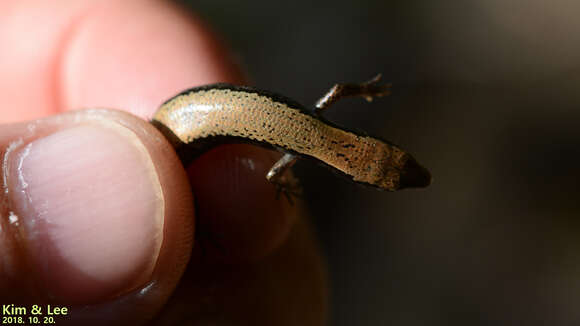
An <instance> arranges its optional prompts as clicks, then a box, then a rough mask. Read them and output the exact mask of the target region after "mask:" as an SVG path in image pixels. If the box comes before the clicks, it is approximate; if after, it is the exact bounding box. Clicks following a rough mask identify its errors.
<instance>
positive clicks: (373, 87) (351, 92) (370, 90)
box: [314, 74, 391, 116]
mask: <svg viewBox="0 0 580 326" xmlns="http://www.w3.org/2000/svg"><path fill="white" fill-rule="evenodd" d="M380 80H381V74H378V75H376V76H375V77H374V78H373V79H371V80H369V81H366V82H364V83H360V84H335V85H334V86H333V87H332V88H331V89H330V90H329V91H328V92H327V93H326V94H325V95H324V96H323V97H322V98H320V100H318V102H316V105H315V106H314V114H315V115H317V116H320V115H321V113H322V111H323V110H325V109H328V108H329V107H330V106H331V105H332V104H333V103H334V102H336V101H338V100H340V99H341V98H343V97H352V96H361V97H364V98H365V99H366V100H367V101H369V102H370V101H372V100H373V98H374V97H381V96H386V95H389V94H390V93H391V92H390V87H391V84H379V81H380Z"/></svg>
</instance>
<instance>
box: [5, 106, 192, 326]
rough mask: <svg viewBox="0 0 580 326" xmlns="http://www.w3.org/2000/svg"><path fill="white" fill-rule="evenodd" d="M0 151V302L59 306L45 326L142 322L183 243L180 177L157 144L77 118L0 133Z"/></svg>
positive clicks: (122, 119)
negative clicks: (51, 325) (60, 315)
mask: <svg viewBox="0 0 580 326" xmlns="http://www.w3.org/2000/svg"><path fill="white" fill-rule="evenodd" d="M0 150H1V151H2V154H3V170H2V174H3V175H2V177H3V181H4V184H3V186H4V191H3V192H2V195H1V196H2V200H1V201H0V203H1V206H0V302H3V303H6V302H9V303H21V304H35V305H38V304H42V303H56V304H60V305H64V306H65V307H67V308H68V310H69V311H70V315H69V316H67V317H66V318H65V320H60V321H56V322H57V323H58V322H71V323H73V324H78V323H80V322H81V320H98V321H99V323H100V324H103V323H104V322H107V320H110V321H115V322H125V323H127V322H136V321H143V320H145V319H148V318H150V316H151V315H152V314H154V313H155V312H156V311H157V310H158V309H159V308H160V307H161V305H162V304H163V303H164V302H165V300H166V299H167V297H168V295H169V294H170V293H171V291H172V290H173V288H174V287H175V285H176V283H177V281H178V279H179V277H180V276H181V273H182V272H183V269H184V268H185V265H186V263H187V260H188V257H189V252H190V250H191V241H192V239H191V238H192V233H193V232H192V231H193V230H192V228H193V226H192V225H193V220H192V218H191V217H192V215H193V210H192V198H191V195H190V191H189V186H188V184H187V181H186V180H187V178H186V176H185V171H184V170H183V168H182V167H181V164H180V162H179V160H178V159H177V157H176V155H175V154H174V152H173V150H172V148H171V147H170V145H169V144H168V143H167V141H166V140H165V139H164V138H163V137H162V136H161V134H159V133H158V132H157V131H156V130H155V129H154V128H153V127H152V126H151V125H149V124H148V123H147V122H145V121H143V120H141V119H139V118H137V117H134V116H132V115H129V114H127V113H122V112H119V111H107V110H86V111H76V112H70V113H67V114H64V115H60V116H56V117H51V118H48V119H43V120H38V121H35V122H31V123H21V124H14V125H8V126H3V127H2V128H1V129H0ZM80 307H82V309H81V308H80ZM136 310H138V311H136Z"/></svg>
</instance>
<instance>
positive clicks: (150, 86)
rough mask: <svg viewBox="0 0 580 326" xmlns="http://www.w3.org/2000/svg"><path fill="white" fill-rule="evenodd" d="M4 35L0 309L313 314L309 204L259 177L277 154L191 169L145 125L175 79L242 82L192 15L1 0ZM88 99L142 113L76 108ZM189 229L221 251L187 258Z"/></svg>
mask: <svg viewBox="0 0 580 326" xmlns="http://www.w3.org/2000/svg"><path fill="white" fill-rule="evenodd" d="M0 42H2V44H3V47H2V48H3V51H0V71H2V75H1V76H0V94H1V95H2V97H1V98H2V99H3V100H2V108H1V109H0V110H1V111H0V121H2V122H3V123H5V124H4V125H3V126H2V128H1V129H0V148H1V149H2V154H3V162H4V164H3V177H4V178H3V180H4V190H5V191H4V196H3V198H2V206H1V210H0V305H1V304H15V305H16V306H18V305H33V304H36V305H45V304H48V303H51V304H53V305H58V306H63V307H68V308H69V309H70V314H68V315H67V316H62V317H60V318H58V317H57V320H56V324H57V325H58V324H65V323H67V324H81V323H83V324H85V323H86V322H93V323H95V324H104V323H110V324H142V323H145V322H147V321H149V320H151V319H152V318H153V321H152V322H151V323H153V324H172V323H175V324H183V323H187V322H190V323H193V324H195V323H198V322H208V323H209V322H220V323H237V324H252V325H260V324H263V325H271V324H278V325H284V324H285V322H286V323H288V324H293V325H294V324H297V323H298V324H301V325H319V324H322V323H323V320H324V310H325V300H326V298H325V284H324V282H325V278H324V273H323V268H322V264H321V261H320V258H319V256H318V253H317V249H316V245H315V243H314V241H313V240H312V238H311V235H310V233H309V230H308V226H307V223H305V221H304V220H303V219H302V218H301V216H302V215H303V212H302V211H301V210H300V207H299V206H291V205H288V203H287V202H285V201H282V200H275V199H274V198H275V190H274V188H273V187H272V186H271V185H270V184H268V183H267V182H266V181H265V178H264V175H265V174H266V172H267V170H268V169H269V167H270V166H271V164H272V163H273V162H274V161H275V160H276V156H275V155H273V154H272V153H271V152H268V151H265V150H263V149H258V148H254V147H250V146H241V145H236V146H234V145H231V146H223V147H220V148H217V149H216V150H214V151H211V152H209V153H207V154H206V155H204V156H203V157H202V158H200V159H199V160H198V161H196V162H194V163H193V164H192V166H190V167H188V174H186V172H185V171H184V169H183V167H182V165H181V163H180V162H179V160H178V159H177V157H176V155H175V153H174V152H173V150H172V148H171V147H170V146H169V144H168V143H167V141H165V139H164V138H163V137H162V136H161V135H160V134H159V133H158V132H157V130H155V129H154V128H153V127H152V126H151V125H150V124H149V123H147V122H146V121H145V120H143V119H148V118H149V117H150V116H151V115H152V113H153V112H154V111H155V110H156V108H157V106H158V105H159V104H160V103H161V102H162V101H163V100H165V99H166V98H168V97H170V96H172V95H173V94H175V93H177V92H178V91H180V90H182V89H183V88H187V87H191V86H195V85H200V84H207V83H211V82H217V81H224V82H232V83H240V82H241V81H242V77H241V75H240V73H239V72H238V70H237V69H236V67H235V65H233V64H232V63H231V62H230V60H229V59H228V56H227V55H226V52H225V50H224V49H223V48H222V47H221V46H220V45H219V44H218V42H216V41H215V39H214V38H213V37H212V35H211V34H210V33H209V32H208V31H207V30H206V29H205V28H204V27H203V26H202V25H201V24H200V23H199V19H197V18H195V17H192V16H189V15H187V14H185V13H184V10H183V9H181V8H177V7H175V6H172V5H171V4H169V3H166V2H162V1H147V2H140V1H123V2H120V1H83V2H75V1H60V2H40V3H38V2H28V1H3V2H2V3H0ZM87 107H108V108H119V109H123V110H125V111H128V112H130V113H132V114H134V115H136V116H139V117H141V118H142V119H139V118H137V117H136V116H134V115H131V114H128V113H124V112H120V111H110V110H84V111H71V110H73V109H78V108H87ZM68 111H70V112H68ZM63 112H66V113H63ZM61 113H63V114H61ZM56 114H58V115H56ZM41 117H44V118H43V119H42V120H35V121H33V122H19V123H17V121H25V120H32V119H37V118H41ZM188 177H189V181H190V183H191V188H192V189H193V192H194V194H195V200H196V208H195V211H196V212H197V213H198V214H197V216H195V223H194V214H193V212H194V208H193V205H192V202H193V201H192V196H191V192H190V190H189V189H190V188H189V187H190V185H189V184H188V182H187V178H188ZM194 224H195V225H196V226H197V225H199V224H203V225H206V230H204V232H208V233H209V234H215V235H219V238H218V241H219V242H220V246H222V247H223V248H224V251H223V252H222V251H219V250H212V249H211V248H209V250H208V251H207V254H206V255H205V256H201V255H199V254H196V253H198V252H197V251H196V250H197V249H196V248H197V247H199V246H197V242H194V243H196V246H194V247H195V248H194V251H193V252H194V255H193V258H192V259H191V260H189V257H190V252H191V246H192V237H193V232H194V230H193V229H194V227H193V226H194ZM294 224H296V225H294ZM209 245H211V244H209ZM224 253H225V254H224ZM226 263H227V264H226ZM188 264H189V265H188ZM186 267H187V269H186ZM184 270H185V274H184V275H183V277H182V278H181V279H180V276H181V275H182V273H184Z"/></svg>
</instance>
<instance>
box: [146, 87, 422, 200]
mask: <svg viewBox="0 0 580 326" xmlns="http://www.w3.org/2000/svg"><path fill="white" fill-rule="evenodd" d="M153 123H154V124H155V125H157V126H158V127H159V126H160V125H161V126H162V128H160V129H161V130H162V131H163V132H164V133H166V134H167V132H171V133H172V135H167V136H168V137H169V138H173V139H175V138H177V139H178V141H179V142H181V143H182V144H195V142H199V141H202V140H204V139H206V140H207V139H214V138H216V137H219V138H220V139H223V137H231V138H233V139H240V138H241V139H245V140H248V141H250V142H257V143H260V144H266V145H270V146H272V147H274V148H277V149H280V150H283V151H288V152H291V153H295V154H298V155H299V156H308V157H312V158H315V159H317V160H319V161H321V162H323V163H325V164H326V165H327V166H329V167H331V168H334V169H336V170H337V171H339V172H341V173H343V174H346V175H347V176H349V177H351V178H352V180H353V181H356V182H359V183H363V184H367V185H371V186H375V187H378V188H380V189H383V190H390V191H393V190H397V189H399V188H403V187H405V186H406V185H404V184H403V183H404V181H403V180H402V179H403V178H404V177H403V175H404V174H405V170H406V169H407V167H408V166H409V163H410V162H411V163H412V164H411V165H412V167H413V168H416V167H419V168H421V167H420V166H419V165H418V164H416V162H415V161H414V159H413V158H412V157H411V156H410V155H409V154H407V153H405V152H404V151H403V150H401V149H400V148H398V147H396V146H394V145H392V144H389V143H387V142H384V141H382V140H379V139H375V138H372V137H368V136H363V135H357V134H355V133H353V132H350V131H346V130H343V129H340V128H337V127H335V126H332V125H331V124H329V123H328V122H325V121H323V120H321V119H319V118H316V117H314V116H313V115H312V114H309V113H308V111H306V110H305V109H304V108H303V107H302V106H300V105H299V104H297V103H294V102H293V101H292V100H290V99H287V98H284V97H282V96H279V95H274V94H270V93H268V92H265V91H259V90H256V89H252V88H246V87H239V86H232V85H227V84H215V85H209V86H204V87H200V88H195V89H191V90H188V91H185V92H183V93H181V94H179V95H177V96H175V97H173V98H172V99H170V100H168V101H167V102H165V103H164V104H163V105H162V106H161V107H160V108H159V110H158V111H157V113H156V114H155V116H154V117H153ZM174 142H175V141H174ZM221 143H223V141H221ZM415 165H416V166H415ZM421 169H422V168H421ZM423 170H424V169H423ZM425 171H426V170H425ZM427 173H428V172H427ZM429 179H430V178H429ZM411 186H414V185H411Z"/></svg>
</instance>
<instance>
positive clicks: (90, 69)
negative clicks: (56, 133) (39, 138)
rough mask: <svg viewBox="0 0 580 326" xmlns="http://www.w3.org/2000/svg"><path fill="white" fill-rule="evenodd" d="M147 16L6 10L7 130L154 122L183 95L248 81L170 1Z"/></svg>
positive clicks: (1, 34) (18, 6) (106, 6)
mask: <svg viewBox="0 0 580 326" xmlns="http://www.w3.org/2000/svg"><path fill="white" fill-rule="evenodd" d="M144 7H145V6H144V4H143V2H139V1H123V2H120V1H79V2H74V1H59V2H52V1H51V2H39V3H36V2H35V3H34V5H31V4H30V3H28V2H25V1H11V0H10V1H2V3H0V44H2V45H3V48H4V49H5V50H4V51H0V71H2V72H3V73H2V75H0V94H1V95H2V98H3V102H4V104H5V105H4V106H3V108H2V109H0V122H14V121H23V120H29V119H34V118H39V117H43V116H46V115H49V114H54V113H58V112H61V111H64V110H72V109H79V108H86V107H107V108H117V109H121V110H125V111H129V112H131V113H134V114H136V115H138V116H140V117H142V118H148V117H150V116H151V114H152V113H153V112H154V111H155V110H156V108H157V106H158V105H159V104H160V103H161V102H163V101H164V100H165V99H166V98H168V97H169V96H171V95H172V94H175V93H177V92H178V91H180V90H182V89H183V88H186V87H190V86H193V85H199V84H206V83H211V82H217V81H222V82H232V83H240V82H241V81H242V77H241V74H240V72H239V70H237V68H236V66H235V65H234V64H233V63H232V61H231V60H229V58H228V56H227V54H226V51H225V50H224V49H223V47H222V46H221V45H220V44H219V43H218V42H217V41H216V38H215V37H214V36H213V35H212V34H211V33H210V32H209V31H208V29H207V28H205V27H204V26H203V24H202V23H201V22H200V20H199V19H197V18H195V17H192V16H191V13H189V12H187V11H186V10H183V9H182V8H179V7H177V6H175V5H171V4H168V3H167V2H163V1H152V2H148V3H147V5H146V7H147V10H143V9H144ZM128 12H131V13H132V17H128V15H127V13H128ZM31 22H33V23H31Z"/></svg>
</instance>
